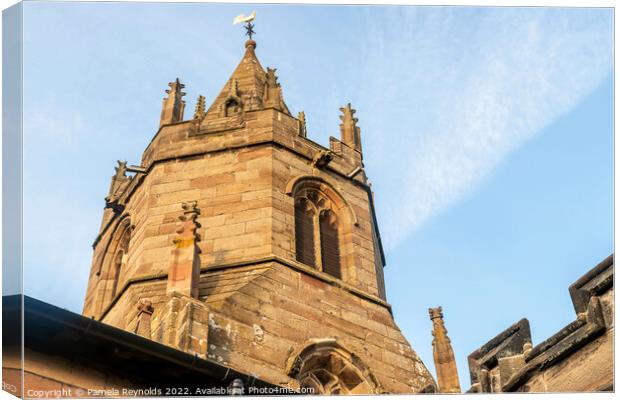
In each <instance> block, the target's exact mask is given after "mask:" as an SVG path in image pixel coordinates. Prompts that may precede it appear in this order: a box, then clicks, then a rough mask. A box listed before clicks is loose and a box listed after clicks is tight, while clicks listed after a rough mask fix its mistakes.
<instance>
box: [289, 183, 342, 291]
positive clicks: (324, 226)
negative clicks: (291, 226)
mask: <svg viewBox="0 0 620 400" xmlns="http://www.w3.org/2000/svg"><path fill="white" fill-rule="evenodd" d="M338 232H339V227H338V217H337V215H336V213H335V212H334V211H333V210H332V203H331V202H330V201H329V199H328V198H327V197H326V196H324V195H323V194H322V193H320V192H319V191H317V190H313V189H305V190H302V191H301V192H300V193H298V195H297V196H296V199H295V249H296V258H297V261H299V262H302V263H304V264H306V265H308V266H311V267H313V268H317V269H318V270H320V271H323V272H325V273H327V274H329V275H332V276H334V277H336V278H338V279H341V278H342V273H341V265H340V264H341V260H340V245H341V244H340V236H339V234H338Z"/></svg>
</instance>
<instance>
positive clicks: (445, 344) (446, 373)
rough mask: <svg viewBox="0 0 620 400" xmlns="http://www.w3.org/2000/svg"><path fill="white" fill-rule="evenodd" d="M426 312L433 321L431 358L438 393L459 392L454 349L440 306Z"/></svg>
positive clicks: (459, 385) (459, 386)
mask: <svg viewBox="0 0 620 400" xmlns="http://www.w3.org/2000/svg"><path fill="white" fill-rule="evenodd" d="M428 313H429V315H430V318H431V321H433V332H432V333H433V358H434V360H435V371H436V372H437V386H439V388H438V390H439V392H440V393H461V384H460V383H459V375H458V372H457V369H456V360H455V359H454V351H453V350H452V345H451V344H450V338H449V337H448V331H447V330H446V327H445V326H444V322H443V313H442V310H441V307H437V308H429V309H428Z"/></svg>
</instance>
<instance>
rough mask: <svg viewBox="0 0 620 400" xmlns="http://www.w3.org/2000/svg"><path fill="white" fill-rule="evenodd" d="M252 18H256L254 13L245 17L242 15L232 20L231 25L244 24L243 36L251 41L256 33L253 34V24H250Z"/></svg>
mask: <svg viewBox="0 0 620 400" xmlns="http://www.w3.org/2000/svg"><path fill="white" fill-rule="evenodd" d="M254 18H256V11H252V14H250V15H248V16H247V17H246V16H245V15H243V14H239V15H237V16H236V17H235V19H234V20H233V25H237V24H242V23H244V22H245V31H246V32H245V34H246V35H247V36H248V37H249V38H250V40H251V39H252V35H253V34H255V33H256V32H254V24H253V23H252V21H254Z"/></svg>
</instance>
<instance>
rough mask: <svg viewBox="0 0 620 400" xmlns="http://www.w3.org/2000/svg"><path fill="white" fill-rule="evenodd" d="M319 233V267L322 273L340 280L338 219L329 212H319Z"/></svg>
mask: <svg viewBox="0 0 620 400" xmlns="http://www.w3.org/2000/svg"><path fill="white" fill-rule="evenodd" d="M319 228H320V232H321V265H322V266H323V271H324V272H327V273H328V274H330V275H332V276H335V277H336V278H339V279H340V278H342V274H341V273H340V240H339V237H338V219H337V218H336V214H335V213H334V212H333V211H331V210H324V211H323V212H321V216H320V218H319Z"/></svg>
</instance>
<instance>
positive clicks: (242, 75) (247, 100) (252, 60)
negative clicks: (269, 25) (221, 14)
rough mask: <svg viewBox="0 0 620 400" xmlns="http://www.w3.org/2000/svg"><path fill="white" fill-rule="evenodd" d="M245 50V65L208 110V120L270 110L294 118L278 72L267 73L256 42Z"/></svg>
mask: <svg viewBox="0 0 620 400" xmlns="http://www.w3.org/2000/svg"><path fill="white" fill-rule="evenodd" d="M245 49H246V50H245V54H244V55H243V58H242V59H241V62H239V65H237V68H235V71H234V72H233V73H232V75H231V76H230V78H229V79H228V81H227V82H226V84H225V85H224V87H223V88H222V90H221V91H220V93H219V94H218V96H217V97H216V98H215V101H214V102H213V104H212V105H211V107H209V109H208V110H207V112H206V115H205V117H204V120H212V119H217V118H222V117H231V116H234V115H238V114H241V113H243V112H247V111H255V110H262V109H265V108H269V107H270V108H275V109H278V110H280V111H282V112H284V113H286V114H288V115H290V112H289V110H288V107H287V106H286V104H285V103H284V101H283V100H282V94H281V88H280V84H279V83H277V78H276V77H275V69H269V68H267V71H265V70H264V69H263V67H262V65H261V64H260V61H259V60H258V58H257V57H256V53H255V49H256V42H255V41H254V40H248V41H247V42H246V43H245ZM204 120H203V121H204Z"/></svg>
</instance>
